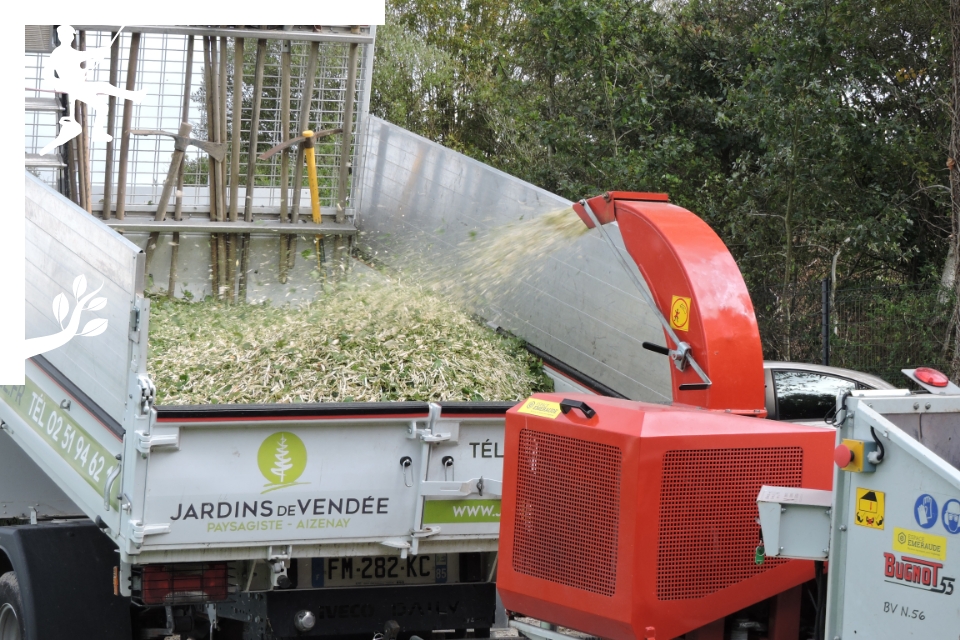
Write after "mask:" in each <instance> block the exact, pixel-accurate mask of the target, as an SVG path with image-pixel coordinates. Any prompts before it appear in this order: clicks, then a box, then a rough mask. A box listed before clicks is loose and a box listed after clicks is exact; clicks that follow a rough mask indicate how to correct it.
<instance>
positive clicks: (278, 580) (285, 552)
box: [267, 545, 293, 589]
mask: <svg viewBox="0 0 960 640" xmlns="http://www.w3.org/2000/svg"><path fill="white" fill-rule="evenodd" d="M292 556H293V545H286V546H283V547H279V548H278V547H274V546H272V545H271V546H270V547H268V548H267V563H268V564H269V565H270V584H271V585H272V586H274V587H279V588H280V589H287V588H288V587H290V585H291V584H292V582H291V581H290V576H288V575H287V567H289V566H290V558H291V557H292Z"/></svg>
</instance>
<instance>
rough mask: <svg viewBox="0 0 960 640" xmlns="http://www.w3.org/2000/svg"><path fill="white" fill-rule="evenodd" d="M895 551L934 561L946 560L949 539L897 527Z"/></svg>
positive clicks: (895, 529)
mask: <svg viewBox="0 0 960 640" xmlns="http://www.w3.org/2000/svg"><path fill="white" fill-rule="evenodd" d="M893 550H894V551H899V552H900V553H907V554H911V555H915V556H925V557H927V558H933V559H934V560H946V559H947V539H946V538H944V537H941V536H935V535H931V534H929V533H920V532H919V531H910V530H909V529H901V528H899V527H896V528H894V530H893Z"/></svg>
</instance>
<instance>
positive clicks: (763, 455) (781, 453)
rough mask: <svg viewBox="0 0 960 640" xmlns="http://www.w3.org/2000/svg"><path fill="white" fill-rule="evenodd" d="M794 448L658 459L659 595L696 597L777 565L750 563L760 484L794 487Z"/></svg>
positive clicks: (798, 460) (797, 473) (799, 465)
mask: <svg viewBox="0 0 960 640" xmlns="http://www.w3.org/2000/svg"><path fill="white" fill-rule="evenodd" d="M802 470H803V449H802V448H800V447H782V448H779V447H778V448H763V449H702V450H693V451H668V452H667V453H666V454H665V455H664V458H663V488H662V490H661V493H660V537H659V540H660V543H659V552H658V555H657V598H659V599H660V600H688V599H694V598H702V597H704V596H706V595H709V594H711V593H714V592H715V591H719V590H720V589H723V588H725V587H728V586H730V585H732V584H734V583H737V582H740V581H741V580H745V579H747V578H750V577H752V576H755V575H757V574H758V573H761V572H763V571H766V570H768V569H770V568H772V567H775V566H777V565H780V564H783V563H784V562H786V560H783V559H780V558H767V560H766V562H764V564H762V565H759V566H758V565H757V564H756V563H754V553H755V551H756V548H757V544H758V543H759V542H760V525H758V524H757V523H756V520H757V517H758V515H757V494H758V493H759V492H760V487H761V486H763V485H771V486H779V487H799V486H800V482H801V479H802V478H801V473H802Z"/></svg>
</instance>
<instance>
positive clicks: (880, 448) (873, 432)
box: [870, 427, 886, 462]
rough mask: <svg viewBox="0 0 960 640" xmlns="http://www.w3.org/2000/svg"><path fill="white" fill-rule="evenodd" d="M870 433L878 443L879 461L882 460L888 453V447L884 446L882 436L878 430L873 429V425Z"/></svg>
mask: <svg viewBox="0 0 960 640" xmlns="http://www.w3.org/2000/svg"><path fill="white" fill-rule="evenodd" d="M870 435H872V436H873V441H874V442H876V443H877V449H879V450H880V455H878V456H877V462H881V461H882V460H883V456H884V455H886V449H884V448H883V443H882V442H880V438H878V437H877V432H876V431H874V430H873V427H870Z"/></svg>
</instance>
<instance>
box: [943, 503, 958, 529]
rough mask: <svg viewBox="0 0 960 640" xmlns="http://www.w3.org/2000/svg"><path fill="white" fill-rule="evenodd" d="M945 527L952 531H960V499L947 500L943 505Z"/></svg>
mask: <svg viewBox="0 0 960 640" xmlns="http://www.w3.org/2000/svg"><path fill="white" fill-rule="evenodd" d="M943 528H944V529H946V530H947V531H949V532H950V533H960V500H947V503H946V504H945V505H943Z"/></svg>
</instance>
